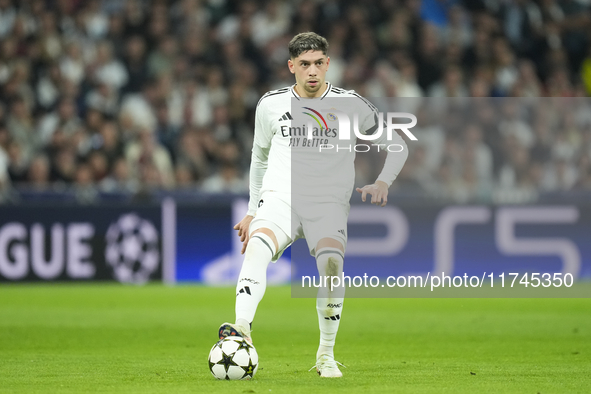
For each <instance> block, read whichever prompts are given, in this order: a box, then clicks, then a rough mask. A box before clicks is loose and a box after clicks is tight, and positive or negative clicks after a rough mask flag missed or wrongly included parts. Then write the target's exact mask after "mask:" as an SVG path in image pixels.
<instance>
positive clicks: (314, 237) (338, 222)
mask: <svg viewBox="0 0 591 394" xmlns="http://www.w3.org/2000/svg"><path fill="white" fill-rule="evenodd" d="M349 209H350V207H349V204H348V203H346V204H345V203H342V202H321V203H319V202H296V203H295V204H292V201H291V195H289V194H286V193H278V192H270V191H266V192H264V193H263V194H262V195H261V197H260V198H259V202H258V209H257V212H256V216H255V217H254V219H253V220H252V222H251V223H250V228H249V234H252V232H253V231H255V230H257V229H259V228H263V227H267V225H266V224H265V223H268V222H271V223H272V224H274V225H275V226H277V227H279V229H281V230H282V231H283V232H284V233H285V234H287V236H288V237H289V238H291V242H292V243H293V242H295V241H296V240H297V239H299V238H305V239H306V242H307V243H308V249H309V250H310V254H311V255H312V256H315V254H316V245H318V241H320V240H321V239H322V238H333V239H336V240H337V241H340V242H341V243H342V244H343V248H346V246H347V218H348V216H349ZM271 230H273V229H271ZM289 245H290V244H288V245H286V246H285V247H283V249H282V250H280V251H278V253H277V255H276V256H275V258H273V260H276V259H277V258H279V256H280V255H281V253H283V250H285V249H286V248H287V247H288V246H289ZM280 248H281V245H280Z"/></svg>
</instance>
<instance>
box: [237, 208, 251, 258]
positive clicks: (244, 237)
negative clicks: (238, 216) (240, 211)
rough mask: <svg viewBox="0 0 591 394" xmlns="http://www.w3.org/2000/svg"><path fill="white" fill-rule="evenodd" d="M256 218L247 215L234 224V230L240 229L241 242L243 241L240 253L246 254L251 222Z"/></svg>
mask: <svg viewBox="0 0 591 394" xmlns="http://www.w3.org/2000/svg"><path fill="white" fill-rule="evenodd" d="M252 219H254V217H253V216H251V215H246V216H244V218H243V219H242V220H241V221H240V222H238V223H236V225H234V230H238V236H239V237H240V242H242V251H241V252H240V254H244V252H245V251H246V246H247V245H248V239H249V236H248V228H249V227H250V222H252Z"/></svg>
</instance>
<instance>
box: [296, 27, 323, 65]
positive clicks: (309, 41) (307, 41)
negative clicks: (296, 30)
mask: <svg viewBox="0 0 591 394" xmlns="http://www.w3.org/2000/svg"><path fill="white" fill-rule="evenodd" d="M308 51H322V53H323V54H325V55H326V53H327V52H328V41H326V38H324V37H322V36H321V35H318V34H316V33H314V32H311V31H308V32H305V33H300V34H298V35H296V36H295V37H294V38H292V39H291V41H290V42H289V57H291V58H292V59H295V58H296V57H298V56H300V55H301V54H302V53H304V52H308Z"/></svg>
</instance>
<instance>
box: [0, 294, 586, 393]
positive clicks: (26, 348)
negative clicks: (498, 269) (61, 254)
mask: <svg viewBox="0 0 591 394" xmlns="http://www.w3.org/2000/svg"><path fill="white" fill-rule="evenodd" d="M233 308H234V289H233V288H205V287H200V286H177V287H166V286H161V285H149V286H145V287H135V286H120V285H114V284H85V285H69V284H43V285H21V284H18V285H1V286H0V392H1V393H20V392H27V393H28V392H31V393H33V392H34V393H83V392H101V393H111V392H122V393H133V392H137V393H184V392H187V393H208V394H215V393H223V394H228V393H270V394H275V393H306V394H312V393H380V392H381V393H533V394H535V393H542V394H543V393H590V392H591V377H590V375H591V299H347V300H346V301H345V309H344V316H343V320H342V323H341V328H340V332H339V335H338V338H337V346H336V348H335V352H336V355H337V359H338V360H339V361H341V362H343V363H344V364H345V365H346V366H347V368H345V369H343V373H344V377H343V378H342V379H321V378H319V377H318V376H317V375H316V373H315V372H314V371H312V372H308V369H309V368H310V367H312V366H313V364H314V361H315V360H314V358H315V353H316V347H317V342H318V328H317V327H318V325H317V324H318V323H317V320H316V310H315V300H313V299H292V298H290V289H289V287H271V288H268V289H267V294H266V296H265V298H264V299H263V302H262V303H261V305H260V307H259V312H258V315H257V319H256V320H255V324H254V326H253V328H254V331H253V339H254V344H255V346H256V348H257V350H258V352H259V355H260V367H259V371H258V373H257V375H256V376H255V378H254V379H253V380H252V381H217V380H215V379H214V378H213V377H212V376H211V374H210V372H209V370H208V368H207V355H208V352H209V349H210V348H211V346H212V345H213V344H214V342H215V341H216V331H217V328H218V325H219V324H220V323H222V322H224V321H227V320H232V319H233V316H234V312H233Z"/></svg>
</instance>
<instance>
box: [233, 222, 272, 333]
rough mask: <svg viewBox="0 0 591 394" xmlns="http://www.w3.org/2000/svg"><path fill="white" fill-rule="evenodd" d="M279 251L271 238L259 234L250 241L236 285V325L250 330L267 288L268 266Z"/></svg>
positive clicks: (254, 235)
mask: <svg viewBox="0 0 591 394" xmlns="http://www.w3.org/2000/svg"><path fill="white" fill-rule="evenodd" d="M276 253H277V251H276V250H275V244H274V242H273V240H272V239H271V237H269V236H268V235H266V234H264V233H261V232H258V233H255V234H253V235H252V236H251V237H250V240H249V241H248V245H247V247H246V252H245V254H244V262H243V263H242V269H241V270H240V275H239V276H238V284H237V285H236V323H237V324H241V325H243V326H244V325H245V324H244V322H245V321H246V322H248V325H247V326H246V327H247V328H250V323H252V321H253V319H254V315H255V313H256V310H257V306H258V305H259V302H261V300H262V299H263V295H265V289H266V288H267V266H268V265H269V263H270V262H271V259H272V258H273V256H275V254H276Z"/></svg>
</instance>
